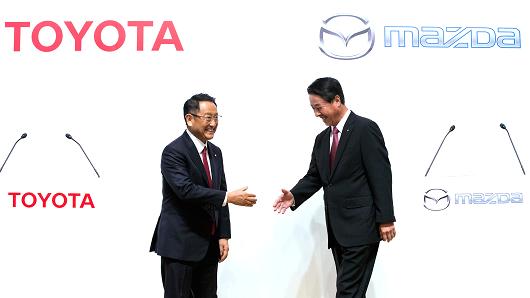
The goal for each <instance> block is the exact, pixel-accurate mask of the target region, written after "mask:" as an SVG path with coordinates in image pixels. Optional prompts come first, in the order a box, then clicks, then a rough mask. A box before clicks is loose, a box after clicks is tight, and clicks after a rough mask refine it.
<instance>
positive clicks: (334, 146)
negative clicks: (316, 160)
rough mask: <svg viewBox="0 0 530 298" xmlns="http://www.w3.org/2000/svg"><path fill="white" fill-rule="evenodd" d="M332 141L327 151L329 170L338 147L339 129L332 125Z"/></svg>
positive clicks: (331, 168)
mask: <svg viewBox="0 0 530 298" xmlns="http://www.w3.org/2000/svg"><path fill="white" fill-rule="evenodd" d="M332 131H333V142H332V143H331V150H330V151H329V170H330V171H331V170H333V163H334V162H335V156H336V155H337V148H338V147H339V130H338V129H337V127H336V126H333V130H332Z"/></svg>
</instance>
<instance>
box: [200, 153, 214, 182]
mask: <svg viewBox="0 0 530 298" xmlns="http://www.w3.org/2000/svg"><path fill="white" fill-rule="evenodd" d="M201 154H202V166H203V167H204V171H205V172H206V177H208V187H209V188H212V176H211V175H210V167H209V166H208V158H207V157H206V154H208V150H206V146H204V149H202V152H201Z"/></svg>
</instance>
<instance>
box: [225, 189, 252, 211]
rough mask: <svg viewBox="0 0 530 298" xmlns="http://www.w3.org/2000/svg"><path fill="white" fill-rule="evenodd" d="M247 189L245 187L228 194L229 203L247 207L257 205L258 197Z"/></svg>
mask: <svg viewBox="0 0 530 298" xmlns="http://www.w3.org/2000/svg"><path fill="white" fill-rule="evenodd" d="M247 189H248V187H247V186H245V187H242V188H240V189H236V190H234V191H231V192H229V193H228V194H227V197H228V203H231V204H234V205H239V206H245V207H252V206H254V204H256V202H257V199H256V195H255V194H253V193H249V192H247Z"/></svg>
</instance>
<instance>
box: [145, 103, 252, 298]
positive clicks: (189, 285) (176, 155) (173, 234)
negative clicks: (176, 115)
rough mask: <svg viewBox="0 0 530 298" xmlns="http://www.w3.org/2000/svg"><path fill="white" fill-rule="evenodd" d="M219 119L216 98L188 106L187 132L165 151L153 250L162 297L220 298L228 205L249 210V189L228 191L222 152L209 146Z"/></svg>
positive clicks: (225, 253)
mask: <svg viewBox="0 0 530 298" xmlns="http://www.w3.org/2000/svg"><path fill="white" fill-rule="evenodd" d="M218 119H219V115H218V113H217V105H216V103H215V99H214V98H213V97H211V96H209V95H208V94H196V95H194V96H192V97H191V98H190V99H188V100H187V101H186V102H185V103H184V120H185V121H186V125H187V129H186V131H185V132H184V133H183V134H182V135H181V136H180V137H178V138H177V139H176V140H174V141H173V142H171V143H170V144H169V145H167V146H166V147H165V149H164V151H163V153H162V162H161V170H162V178H163V179H162V195H163V200H162V210H161V212H160V217H159V218H158V222H157V225H156V228H155V232H154V234H153V239H152V242H151V249H150V251H155V252H156V253H157V254H158V255H160V256H161V258H162V284H163V286H164V298H177V297H178V298H188V297H193V298H212V297H217V265H218V263H220V262H222V261H224V260H225V259H226V257H227V256H228V239H229V238H230V214H229V211H228V203H232V204H236V205H240V206H248V207H251V206H253V205H254V204H255V203H256V198H255V195H254V194H251V193H248V192H247V191H246V190H247V188H246V187H243V188H241V189H238V190H235V191H232V192H227V191H226V180H225V173H224V167H223V155H222V153H221V150H220V149H219V148H218V147H217V146H215V145H214V144H212V143H211V142H209V141H210V140H211V139H212V138H213V137H214V134H215V131H216V129H217V125H218V123H219V122H218Z"/></svg>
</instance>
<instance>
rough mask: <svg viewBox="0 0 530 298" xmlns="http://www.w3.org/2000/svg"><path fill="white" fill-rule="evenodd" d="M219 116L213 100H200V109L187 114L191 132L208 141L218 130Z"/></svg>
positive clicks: (204, 141) (203, 140)
mask: <svg viewBox="0 0 530 298" xmlns="http://www.w3.org/2000/svg"><path fill="white" fill-rule="evenodd" d="M193 114H194V115H193ZM218 116H219V115H218V114H217V106H215V104H214V103H213V102H210V101H199V111H197V112H196V113H191V114H187V115H186V123H187V125H188V129H189V130H190V132H191V133H192V134H193V135H194V136H195V137H197V139H199V140H201V141H202V142H203V143H206V141H208V140H211V139H213V136H214V134H215V131H216V130H217V125H218V119H217V117H218ZM208 120H211V121H208Z"/></svg>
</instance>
